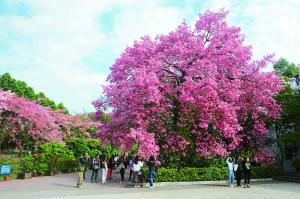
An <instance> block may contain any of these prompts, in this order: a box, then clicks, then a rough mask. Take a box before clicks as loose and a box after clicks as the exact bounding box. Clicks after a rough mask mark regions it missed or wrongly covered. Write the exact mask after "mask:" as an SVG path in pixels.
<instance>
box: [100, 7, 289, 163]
mask: <svg viewBox="0 0 300 199" xmlns="http://www.w3.org/2000/svg"><path fill="white" fill-rule="evenodd" d="M226 15H227V12H225V11H223V10H221V11H219V12H210V11H207V12H205V13H204V14H201V15H200V16H199V19H198V20H197V21H196V24H195V27H194V28H191V27H190V26H188V25H187V24H186V23H182V24H181V25H179V26H178V28H177V29H176V30H174V31H172V32H170V33H169V34H167V35H158V36H157V37H156V38H155V39H152V38H151V37H149V36H145V37H143V38H141V39H140V40H139V41H136V42H135V43H134V45H133V46H132V47H127V48H126V49H125V51H124V52H123V53H122V54H121V56H120V57H119V58H118V59H117V60H116V61H115V63H114V65H113V66H112V67H111V73H110V75H109V77H108V81H109V84H108V85H107V86H106V87H105V88H104V95H103V96H102V97H101V98H100V99H99V100H97V101H95V102H94V105H95V107H96V109H97V114H96V116H98V117H99V116H101V113H102V112H104V111H106V110H111V114H110V117H111V119H112V121H111V122H107V123H105V124H104V125H103V126H101V127H100V129H99V133H98V135H99V137H100V138H101V140H103V142H104V143H109V144H114V145H117V146H119V147H121V148H124V149H126V148H127V149H128V148H130V147H131V146H132V145H133V144H137V145H138V153H139V155H141V156H143V157H145V158H147V157H149V156H150V155H155V156H157V155H158V153H159V152H160V153H166V152H168V151H170V152H174V153H180V154H183V155H184V154H185V151H186V150H187V149H189V150H190V151H195V152H196V153H197V154H199V155H200V156H205V157H212V156H216V155H218V156H226V155H229V154H231V153H233V152H234V151H242V150H258V149H259V148H260V146H262V145H263V143H264V142H263V141H264V138H265V137H266V136H267V134H268V130H267V128H266V125H265V123H266V120H268V119H278V118H279V117H280V107H279V105H278V104H277V103H276V101H275V100H274V98H273V96H274V94H276V93H277V92H279V91H281V90H282V88H283V86H282V79H281V78H280V77H278V76H277V75H276V74H275V73H274V72H261V69H262V68H264V67H265V66H266V65H267V64H268V63H270V62H271V61H272V56H269V55H267V56H265V57H263V58H262V59H261V60H251V58H252V52H251V46H246V45H244V35H242V34H241V33H240V28H238V27H233V26H229V25H228V24H227V23H226Z"/></svg>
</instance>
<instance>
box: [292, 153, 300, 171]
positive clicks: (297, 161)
mask: <svg viewBox="0 0 300 199" xmlns="http://www.w3.org/2000/svg"><path fill="white" fill-rule="evenodd" d="M292 165H293V166H294V167H295V168H296V169H297V170H300V156H297V157H294V158H293V159H292Z"/></svg>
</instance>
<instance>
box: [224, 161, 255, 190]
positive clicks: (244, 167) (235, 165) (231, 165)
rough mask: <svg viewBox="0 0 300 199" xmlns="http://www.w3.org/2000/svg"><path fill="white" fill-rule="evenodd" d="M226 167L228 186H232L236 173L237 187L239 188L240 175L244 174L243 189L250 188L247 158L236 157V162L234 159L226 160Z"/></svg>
mask: <svg viewBox="0 0 300 199" xmlns="http://www.w3.org/2000/svg"><path fill="white" fill-rule="evenodd" d="M226 163H227V167H228V186H230V187H233V186H234V173H236V182H237V186H238V187H240V186H241V180H242V173H243V174H244V188H250V174H251V163H250V159H249V158H245V159H244V158H242V157H238V159H237V161H235V160H234V158H231V157H229V158H227V160H226Z"/></svg>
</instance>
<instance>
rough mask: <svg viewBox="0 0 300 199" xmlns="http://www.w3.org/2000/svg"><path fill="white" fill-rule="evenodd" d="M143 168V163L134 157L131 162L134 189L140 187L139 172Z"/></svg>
mask: <svg viewBox="0 0 300 199" xmlns="http://www.w3.org/2000/svg"><path fill="white" fill-rule="evenodd" d="M142 167H143V162H142V161H140V159H139V156H136V157H135V159H134V161H133V180H134V183H135V184H134V187H140V186H139V172H140V171H141V168H142Z"/></svg>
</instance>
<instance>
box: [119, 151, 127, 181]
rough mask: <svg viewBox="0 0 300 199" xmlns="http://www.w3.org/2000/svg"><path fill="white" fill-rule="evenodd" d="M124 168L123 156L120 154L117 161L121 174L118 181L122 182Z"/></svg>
mask: <svg viewBox="0 0 300 199" xmlns="http://www.w3.org/2000/svg"><path fill="white" fill-rule="evenodd" d="M125 168H126V165H125V158H124V156H121V157H120V158H119V161H118V169H119V170H120V175H121V181H120V183H124V174H125Z"/></svg>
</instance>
